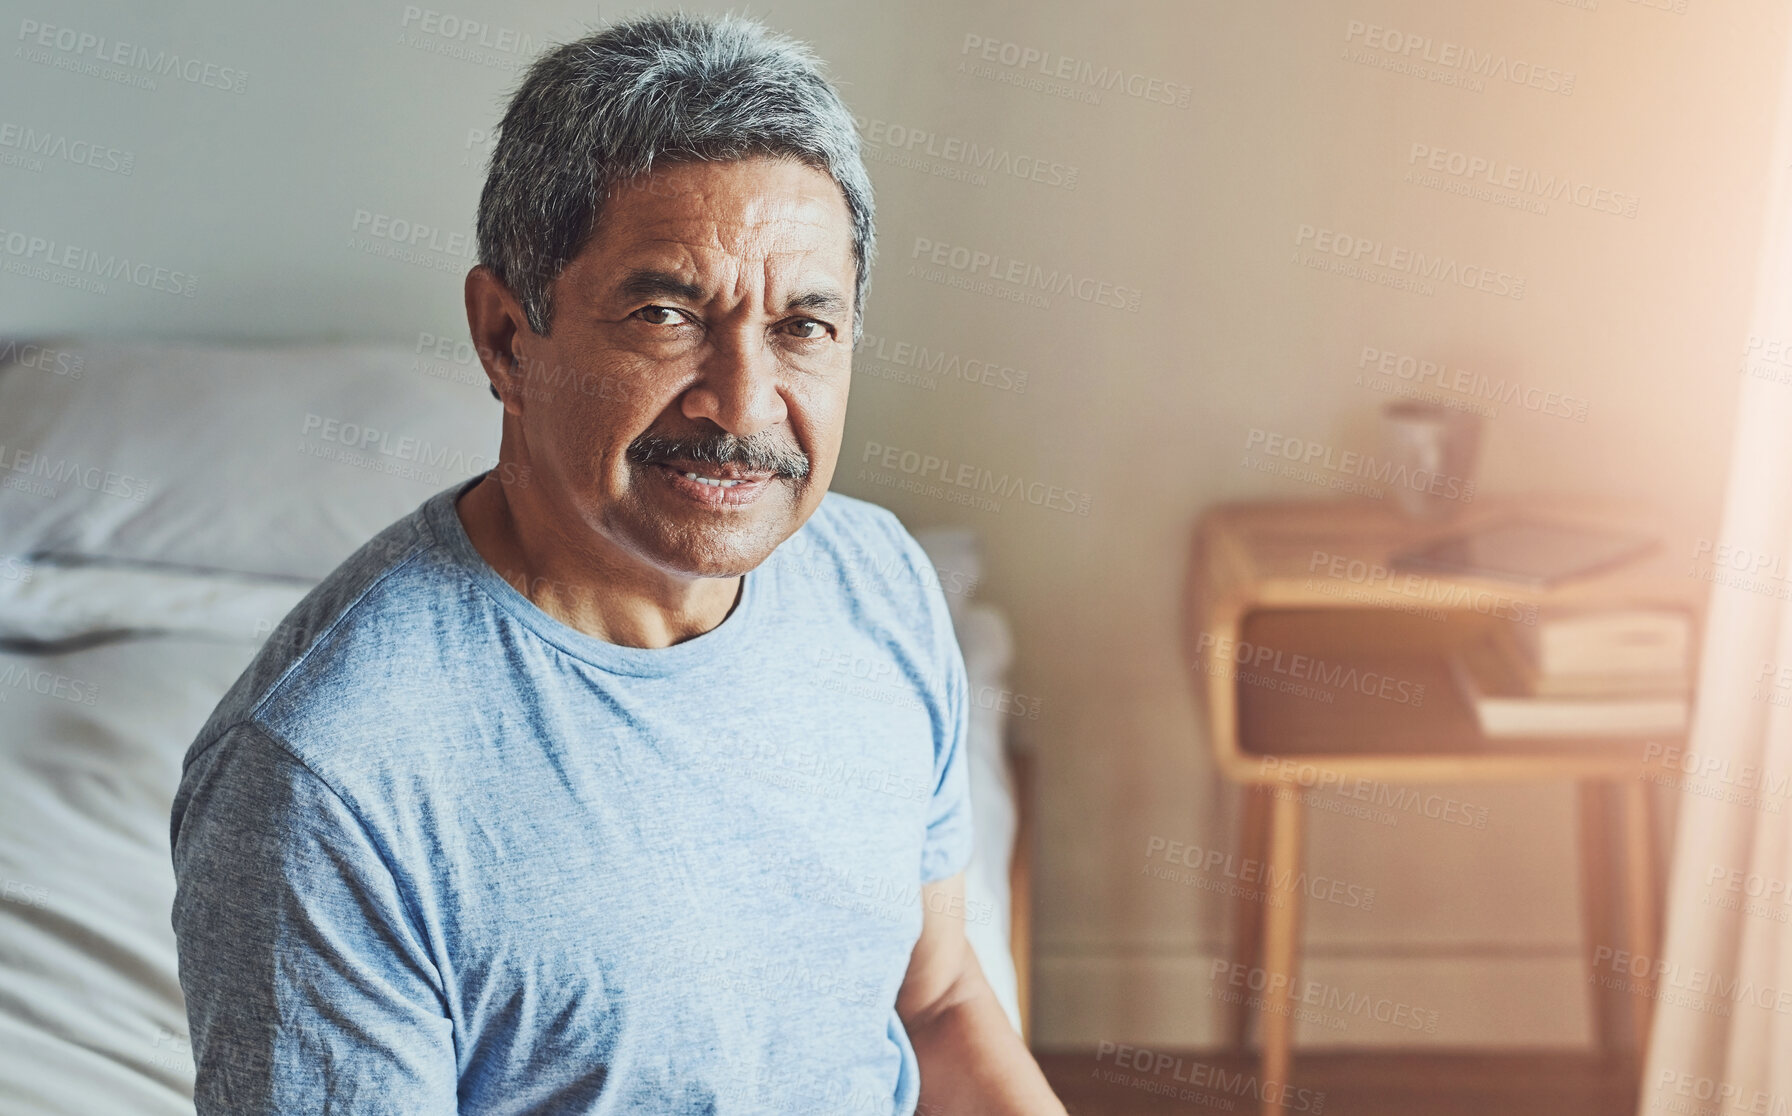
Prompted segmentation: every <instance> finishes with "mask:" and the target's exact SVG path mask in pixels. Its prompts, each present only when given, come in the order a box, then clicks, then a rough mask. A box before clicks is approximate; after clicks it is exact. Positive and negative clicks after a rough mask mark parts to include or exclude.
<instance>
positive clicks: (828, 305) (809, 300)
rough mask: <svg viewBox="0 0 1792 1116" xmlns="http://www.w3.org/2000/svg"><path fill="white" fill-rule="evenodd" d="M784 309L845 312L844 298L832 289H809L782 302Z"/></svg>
mask: <svg viewBox="0 0 1792 1116" xmlns="http://www.w3.org/2000/svg"><path fill="white" fill-rule="evenodd" d="M784 309H786V310H821V311H824V312H826V313H831V314H844V313H846V299H845V298H844V297H843V296H841V295H839V294H837V293H835V292H834V291H809V292H807V293H806V294H800V295H797V296H796V297H794V298H792V299H791V300H790V301H789V302H787V303H785V304H784Z"/></svg>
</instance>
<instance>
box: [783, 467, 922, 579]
mask: <svg viewBox="0 0 1792 1116" xmlns="http://www.w3.org/2000/svg"><path fill="white" fill-rule="evenodd" d="M778 553H779V554H780V556H781V557H783V558H784V559H785V561H787V562H788V563H790V564H791V565H792V566H794V567H797V568H799V569H801V570H803V571H805V572H807V573H808V574H810V575H811V576H814V575H819V574H824V573H832V574H834V575H836V576H837V577H838V578H839V580H840V581H841V582H842V583H843V584H847V585H862V584H864V583H867V582H870V583H875V584H877V585H878V586H879V587H880V588H882V589H883V590H884V591H885V592H886V593H890V594H895V595H898V596H904V597H910V596H913V595H920V596H926V595H927V594H928V593H929V592H930V591H931V590H937V589H938V588H939V575H938V573H937V572H936V571H935V570H934V568H933V566H932V564H931V563H930V562H929V561H928V559H927V552H926V551H924V550H922V549H921V544H920V543H918V542H916V541H915V538H914V536H913V535H911V534H909V532H908V529H907V528H906V527H904V526H903V525H902V520H900V519H898V518H897V517H896V513H895V512H892V511H890V510H889V509H888V508H885V507H882V506H880V505H878V504H873V503H871V502H870V501H869V500H861V499H859V498H857V497H855V496H848V495H845V494H844V493H840V492H829V493H827V494H826V495H825V496H823V497H822V501H821V505H820V506H819V507H818V508H816V509H815V512H814V514H813V515H811V516H810V517H809V520H808V522H806V523H804V524H803V526H802V527H801V528H800V529H798V530H797V531H796V533H795V534H793V535H791V537H790V538H789V539H787V540H785V542H784V544H783V545H782V546H780V547H779V548H778Z"/></svg>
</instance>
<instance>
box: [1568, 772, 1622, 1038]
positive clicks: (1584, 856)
mask: <svg viewBox="0 0 1792 1116" xmlns="http://www.w3.org/2000/svg"><path fill="white" fill-rule="evenodd" d="M1608 789H1609V787H1608V785H1607V784H1606V783H1605V782H1604V781H1603V780H1598V779H1586V780H1582V782H1581V784H1580V908H1581V927H1582V931H1583V933H1584V934H1585V936H1586V950H1587V991H1588V993H1589V996H1588V1002H1589V1004H1590V1006H1591V1008H1592V1012H1593V1020H1592V1022H1593V1042H1594V1045H1595V1046H1596V1047H1597V1048H1598V1050H1599V1052H1600V1053H1601V1054H1604V1055H1606V1056H1608V1057H1609V1056H1610V1055H1612V1054H1613V1053H1615V1052H1616V1051H1617V1048H1618V1045H1619V1044H1618V1041H1617V1015H1618V1013H1617V1012H1616V1011H1615V1010H1614V1002H1615V1001H1616V999H1617V997H1616V996H1615V995H1614V993H1613V991H1612V988H1611V985H1612V984H1613V983H1614V982H1621V981H1627V980H1628V979H1629V974H1628V973H1623V972H1617V971H1614V970H1613V969H1612V967H1611V966H1610V965H1601V964H1600V963H1599V960H1598V958H1599V951H1600V950H1601V948H1603V949H1605V950H1608V951H1609V950H1613V949H1615V948H1617V935H1616V934H1614V933H1613V922H1614V920H1613V918H1612V914H1613V904H1612V898H1613V896H1612V882H1613V880H1614V879H1615V878H1616V866H1615V865H1614V864H1613V858H1612V842H1611V800H1610V798H1609V797H1608V795H1607V791H1608ZM1605 956H1607V957H1610V956H1611V953H1610V952H1607V953H1606V954H1605Z"/></svg>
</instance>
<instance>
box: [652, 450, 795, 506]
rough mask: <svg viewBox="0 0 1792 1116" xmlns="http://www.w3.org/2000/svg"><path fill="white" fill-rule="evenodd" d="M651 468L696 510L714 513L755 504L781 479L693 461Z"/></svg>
mask: <svg viewBox="0 0 1792 1116" xmlns="http://www.w3.org/2000/svg"><path fill="white" fill-rule="evenodd" d="M654 468H655V469H656V470H657V471H658V472H659V474H660V475H661V476H663V477H665V478H667V480H669V481H670V482H671V484H672V488H673V490H674V491H676V492H680V493H682V494H683V495H684V496H685V498H686V499H689V500H692V501H694V502H695V503H696V504H697V506H699V507H704V508H710V509H714V510H721V509H728V508H745V507H747V506H749V505H751V504H755V503H757V502H758V500H759V497H761V496H762V495H764V494H765V493H766V491H767V490H768V489H770V488H771V483H772V482H773V481H775V480H780V479H782V478H781V477H780V476H779V475H778V474H777V473H773V472H768V471H766V470H757V471H754V470H748V469H743V468H741V467H740V466H738V465H711V464H707V463H698V462H694V461H658V462H655V463H654Z"/></svg>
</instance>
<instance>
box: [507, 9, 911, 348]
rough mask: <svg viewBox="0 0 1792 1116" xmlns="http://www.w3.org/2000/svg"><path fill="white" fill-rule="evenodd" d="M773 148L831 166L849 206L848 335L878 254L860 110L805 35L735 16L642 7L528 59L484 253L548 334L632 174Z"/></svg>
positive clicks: (510, 119) (858, 327)
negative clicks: (558, 286)
mask: <svg viewBox="0 0 1792 1116" xmlns="http://www.w3.org/2000/svg"><path fill="white" fill-rule="evenodd" d="M755 155H769V156H773V157H777V158H788V159H794V160H797V161H799V162H802V163H804V164H806V165H808V166H811V167H814V168H815V169H817V170H820V171H823V172H825V173H827V174H828V175H829V176H830V177H831V178H833V180H834V181H835V183H837V184H838V185H839V187H840V192H841V193H842V194H844V195H845V198H846V208H847V210H848V212H849V213H850V214H851V216H852V248H853V259H854V262H855V264H856V265H857V276H856V280H857V281H856V284H855V297H854V298H853V343H854V344H857V343H858V340H859V337H860V335H861V334H862V332H863V329H864V311H865V290H866V288H867V286H868V285H869V284H870V281H871V264H872V262H873V260H874V256H875V253H876V243H875V238H876V229H875V222H874V215H875V212H874V206H873V204H872V197H871V180H870V178H869V176H867V175H866V173H865V164H864V162H863V161H862V160H861V158H860V155H859V136H858V132H857V130H856V129H855V128H854V125H853V119H852V114H851V113H850V112H848V111H847V108H846V105H845V104H844V103H843V102H842V101H841V99H840V95H839V94H838V93H837V92H835V90H834V87H833V86H832V85H830V84H829V83H828V80H827V78H826V77H825V76H823V74H822V68H821V63H820V61H819V60H818V59H817V58H816V57H815V55H814V54H813V53H812V52H811V51H810V50H809V49H808V48H807V47H806V46H804V45H802V44H801V43H798V42H796V41H795V40H792V39H788V38H785V37H784V36H782V35H777V34H774V33H773V32H771V31H769V30H767V29H766V28H765V27H764V25H762V24H759V23H756V22H753V21H751V20H748V19H743V18H740V17H738V16H732V15H729V16H722V17H719V18H713V19H703V18H698V17H694V16H687V15H684V14H682V13H680V14H672V15H667V14H656V15H646V16H638V17H636V18H633V19H629V20H626V21H623V22H620V23H616V24H614V25H612V26H610V27H607V28H605V29H604V30H603V31H600V32H598V33H597V34H594V35H590V36H587V37H586V38H583V39H580V40H578V41H576V42H571V43H566V44H564V45H562V46H559V47H555V48H554V49H553V50H551V51H549V52H548V53H547V54H544V55H543V56H542V57H540V58H539V59H537V60H536V61H535V63H534V64H533V65H532V66H530V67H529V72H528V73H527V75H525V76H524V78H523V82H522V85H520V86H519V87H518V88H517V91H516V93H515V94H514V95H513V96H512V97H511V99H510V106H509V107H508V108H507V109H506V110H505V112H504V119H503V122H502V123H501V124H499V126H498V140H497V143H496V144H495V145H494V146H493V148H492V155H491V162H490V164H489V166H488V168H487V171H486V179H485V189H484V191H483V193H481V194H480V197H479V262H480V263H481V264H483V265H485V266H486V267H487V268H490V269H491V271H492V272H493V273H494V274H495V275H496V276H497V277H498V279H499V280H500V281H501V282H502V283H503V284H504V285H505V286H506V287H508V288H509V289H510V291H511V293H512V294H514V295H516V297H517V300H518V301H519V302H521V303H522V306H523V312H524V314H525V315H526V316H527V317H528V320H529V327H530V328H531V329H533V330H534V331H535V332H536V333H539V334H542V335H544V336H545V335H546V334H547V332H548V329H549V327H550V325H551V324H552V320H553V310H554V308H553V302H552V298H551V295H550V292H549V286H550V285H551V284H552V283H553V281H554V280H555V279H556V278H558V277H559V275H560V273H561V271H562V270H564V269H565V267H566V264H567V261H569V260H571V259H572V258H573V257H574V256H576V255H578V253H579V250H580V249H581V248H582V247H584V245H585V242H586V241H587V240H589V239H590V237H591V234H592V232H593V231H594V230H595V229H596V228H597V222H598V218H599V216H600V215H601V211H602V209H603V206H604V204H605V202H607V201H608V200H609V199H610V198H611V197H612V196H613V191H614V189H615V187H616V186H617V185H618V184H619V183H622V182H624V181H625V180H628V179H632V178H634V177H635V176H637V175H640V174H645V173H647V172H648V171H650V170H652V169H653V168H654V166H655V165H656V164H657V163H678V162H693V161H699V160H717V161H722V160H733V159H745V158H749V157H752V156H755Z"/></svg>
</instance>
